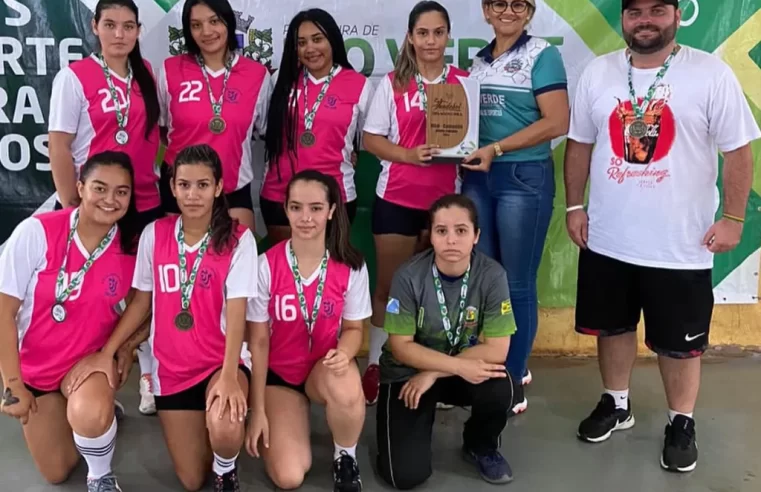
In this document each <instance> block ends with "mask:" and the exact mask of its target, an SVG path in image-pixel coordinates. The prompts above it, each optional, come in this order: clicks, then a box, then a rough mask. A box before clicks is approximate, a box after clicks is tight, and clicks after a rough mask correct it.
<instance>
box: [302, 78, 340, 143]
mask: <svg viewBox="0 0 761 492" xmlns="http://www.w3.org/2000/svg"><path fill="white" fill-rule="evenodd" d="M336 70H338V65H333V67H332V68H331V69H330V73H329V74H328V78H327V79H325V82H323V84H322V89H320V93H319V94H317V100H316V101H315V102H314V105H313V106H312V110H311V111H307V105H308V104H309V97H308V91H309V72H307V69H306V68H305V69H304V128H305V129H306V131H311V130H312V127H313V126H314V117H315V116H316V115H317V109H318V108H319V107H320V104H322V100H323V99H325V94H326V93H327V92H328V87H330V83H331V82H333V77H334V76H335V75H336Z"/></svg>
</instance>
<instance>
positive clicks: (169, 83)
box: [162, 55, 268, 193]
mask: <svg viewBox="0 0 761 492" xmlns="http://www.w3.org/2000/svg"><path fill="white" fill-rule="evenodd" d="M267 75H268V72H267V68H266V67H265V66H264V65H262V64H261V63H258V62H255V61H253V60H251V59H249V58H246V57H244V56H238V57H237V58H236V61H235V63H234V64H233V67H232V71H231V72H230V78H229V79H228V81H227V91H226V94H225V96H224V102H223V104H222V118H223V119H224V120H225V123H226V124H227V127H226V128H225V130H224V131H223V132H222V133H221V134H219V135H215V134H213V133H212V132H211V131H210V130H209V121H211V119H212V118H213V117H214V112H213V110H212V108H211V101H210V100H209V90H208V88H207V86H206V81H205V80H204V77H203V73H202V72H201V67H199V66H198V63H196V60H195V58H193V57H192V56H190V55H178V56H174V57H171V58H168V59H167V60H166V61H164V71H163V73H162V76H163V77H165V78H166V81H165V82H166V97H167V101H166V107H167V116H166V119H167V121H166V124H167V127H168V128H169V133H168V136H167V138H168V140H169V145H168V146H167V150H166V155H165V157H164V160H165V161H166V162H167V163H168V164H169V165H173V164H174V160H175V158H176V157H177V154H178V153H179V152H180V151H181V150H182V149H184V148H185V147H188V146H190V145H198V144H208V145H211V147H213V148H214V150H216V151H217V153H218V154H219V157H220V159H221V160H222V177H223V179H224V182H225V185H224V191H225V193H232V192H233V191H235V190H239V189H241V188H243V187H244V186H246V185H247V184H249V183H250V182H251V180H253V178H254V171H253V167H252V158H251V153H252V143H253V142H252V141H251V138H252V135H253V130H254V123H255V121H256V119H257V115H256V114H255V112H256V111H255V109H256V102H257V100H258V98H259V92H260V91H261V90H262V85H263V83H264V82H265V78H266V77H267ZM224 78H225V77H224V70H222V71H221V73H220V74H219V75H217V76H213V75H212V74H209V83H210V84H211V91H212V93H213V94H214V97H215V98H218V97H219V96H220V95H221V94H222V88H223V86H224ZM162 83H164V81H162Z"/></svg>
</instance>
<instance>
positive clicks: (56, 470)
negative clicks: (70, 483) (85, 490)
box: [39, 456, 79, 485]
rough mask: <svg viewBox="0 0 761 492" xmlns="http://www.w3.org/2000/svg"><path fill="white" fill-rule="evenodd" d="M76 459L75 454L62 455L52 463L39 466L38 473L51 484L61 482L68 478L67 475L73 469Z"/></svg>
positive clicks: (77, 459)
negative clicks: (69, 455) (71, 455)
mask: <svg viewBox="0 0 761 492" xmlns="http://www.w3.org/2000/svg"><path fill="white" fill-rule="evenodd" d="M78 461H79V458H78V457H77V456H73V457H68V456H67V457H63V456H62V457H61V458H60V459H56V460H54V461H53V462H52V463H48V464H46V465H45V466H41V467H39V470H40V474H41V475H42V478H44V479H45V481H46V482H47V483H49V484H51V485H59V484H62V483H64V482H65V481H66V480H68V479H69V475H71V472H72V471H74V468H75V467H76V466H77V462H78Z"/></svg>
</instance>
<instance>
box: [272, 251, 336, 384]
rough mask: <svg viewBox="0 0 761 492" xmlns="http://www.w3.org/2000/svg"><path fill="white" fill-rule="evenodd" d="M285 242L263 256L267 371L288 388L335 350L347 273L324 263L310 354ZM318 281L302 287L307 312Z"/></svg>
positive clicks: (299, 382)
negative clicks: (267, 290)
mask: <svg viewBox="0 0 761 492" xmlns="http://www.w3.org/2000/svg"><path fill="white" fill-rule="evenodd" d="M287 244H288V242H287V241H284V242H281V243H279V244H277V245H275V246H274V247H272V248H270V249H269V250H268V251H267V252H266V253H265V254H266V256H267V262H268V264H269V268H270V273H271V280H270V302H269V315H270V319H271V320H272V326H271V332H270V333H271V335H270V352H269V367H270V369H271V370H272V371H274V372H275V373H276V374H277V375H278V376H280V377H281V378H283V379H284V380H285V381H287V382H289V383H291V384H302V383H303V382H304V381H306V379H307V377H308V376H309V373H310V372H311V371H312V367H314V364H315V363H316V362H317V361H319V360H320V359H321V358H323V357H325V354H327V353H328V350H330V349H333V348H336V347H337V346H338V337H339V335H340V332H339V330H340V329H341V313H342V312H343V309H344V296H345V294H346V291H347V289H348V287H349V274H350V273H351V269H350V268H349V267H348V266H347V265H344V264H343V263H339V262H337V261H334V260H332V259H329V260H328V270H327V277H326V278H325V289H324V291H323V295H322V306H321V308H320V312H319V314H318V316H317V322H316V323H315V327H314V331H313V333H312V352H311V353H310V352H309V335H308V332H307V328H306V322H305V321H304V317H303V316H302V315H301V308H300V307H299V301H298V296H297V294H296V285H295V283H294V281H293V274H292V273H291V265H290V263H289V261H288V254H287V253H286V251H287V249H286V248H287ZM318 284H319V278H315V280H314V281H313V282H312V283H311V284H309V285H308V286H307V285H305V286H304V296H305V297H306V302H307V308H308V310H309V311H310V312H311V309H312V307H313V306H314V298H315V296H316V295H317V285H318Z"/></svg>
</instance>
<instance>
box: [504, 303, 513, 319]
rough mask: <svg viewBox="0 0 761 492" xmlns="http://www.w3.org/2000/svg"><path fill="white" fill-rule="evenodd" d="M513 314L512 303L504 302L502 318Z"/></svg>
mask: <svg viewBox="0 0 761 492" xmlns="http://www.w3.org/2000/svg"><path fill="white" fill-rule="evenodd" d="M512 312H513V305H512V304H510V301H502V316H504V315H506V314H510V313H512Z"/></svg>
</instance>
